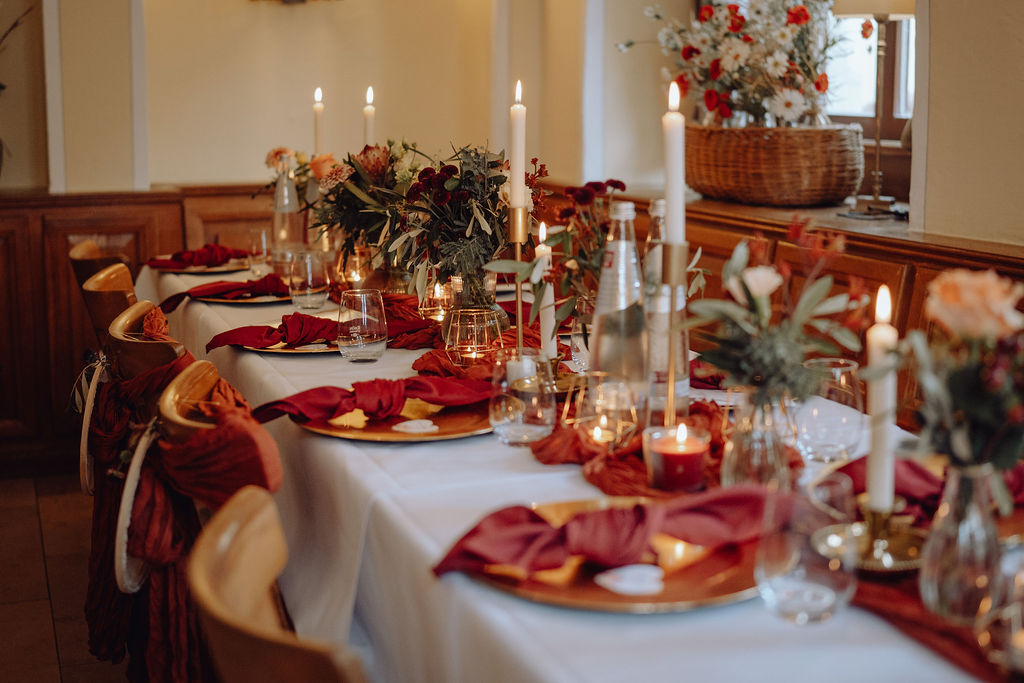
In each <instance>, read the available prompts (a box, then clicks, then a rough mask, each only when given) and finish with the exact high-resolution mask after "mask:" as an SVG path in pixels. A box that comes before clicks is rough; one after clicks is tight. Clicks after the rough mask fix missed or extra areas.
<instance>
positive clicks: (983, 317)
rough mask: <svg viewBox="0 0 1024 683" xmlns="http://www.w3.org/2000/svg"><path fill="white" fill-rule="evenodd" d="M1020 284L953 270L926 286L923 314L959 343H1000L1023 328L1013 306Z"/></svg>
mask: <svg viewBox="0 0 1024 683" xmlns="http://www.w3.org/2000/svg"><path fill="white" fill-rule="evenodd" d="M1021 297H1024V284H1021V283H1019V282H1013V281H1012V280H1009V279H1007V278H1004V277H999V276H998V275H996V272H995V271H994V270H986V271H973V270H966V269H964V268H955V269H953V270H947V271H945V272H943V273H941V274H940V275H939V276H938V277H937V278H935V279H934V280H932V281H931V282H930V283H929V284H928V298H927V299H926V300H925V304H924V313H925V316H927V317H928V318H929V319H930V320H934V321H935V322H937V323H939V324H940V325H942V327H944V328H946V330H947V331H948V332H949V333H950V334H952V335H953V336H955V337H959V338H961V339H993V340H994V339H1001V338H1003V337H1006V336H1008V335H1010V334H1013V333H1014V332H1017V331H1018V330H1021V329H1022V328H1024V315H1022V314H1021V313H1020V311H1018V310H1017V302H1019V301H1020V299H1021Z"/></svg>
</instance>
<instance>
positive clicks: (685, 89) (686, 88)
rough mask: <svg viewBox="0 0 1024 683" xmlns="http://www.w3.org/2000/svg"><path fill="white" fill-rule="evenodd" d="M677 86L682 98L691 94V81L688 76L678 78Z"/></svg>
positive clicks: (683, 75) (681, 75)
mask: <svg viewBox="0 0 1024 683" xmlns="http://www.w3.org/2000/svg"><path fill="white" fill-rule="evenodd" d="M676 85H678V86H679V96H680V97H686V95H687V93H689V92H690V79H689V78H687V77H686V74H679V75H678V76H676Z"/></svg>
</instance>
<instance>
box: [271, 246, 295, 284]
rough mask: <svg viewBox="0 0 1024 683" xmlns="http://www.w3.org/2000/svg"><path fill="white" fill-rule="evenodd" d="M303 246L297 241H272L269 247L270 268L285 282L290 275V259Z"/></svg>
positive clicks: (292, 258)
mask: <svg viewBox="0 0 1024 683" xmlns="http://www.w3.org/2000/svg"><path fill="white" fill-rule="evenodd" d="M302 250H303V247H302V245H301V244H299V243H297V242H280V243H278V242H274V243H272V244H271V247H270V270H271V272H272V273H274V274H275V275H277V276H278V277H280V278H281V279H282V280H284V282H285V284H287V283H288V281H289V280H290V279H291V276H292V260H294V258H295V254H297V253H299V252H301V251H302Z"/></svg>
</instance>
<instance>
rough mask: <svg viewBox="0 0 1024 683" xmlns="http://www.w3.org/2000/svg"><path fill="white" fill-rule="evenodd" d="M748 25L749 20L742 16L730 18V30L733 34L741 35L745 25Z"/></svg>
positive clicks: (735, 15)
mask: <svg viewBox="0 0 1024 683" xmlns="http://www.w3.org/2000/svg"><path fill="white" fill-rule="evenodd" d="M745 23H747V18H746V17H745V16H743V15H742V14H734V15H732V16H731V17H729V30H730V31H732V32H733V33H739V32H740V31H742V30H743V24H745Z"/></svg>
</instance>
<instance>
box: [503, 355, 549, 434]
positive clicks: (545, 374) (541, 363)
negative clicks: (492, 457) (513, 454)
mask: <svg viewBox="0 0 1024 683" xmlns="http://www.w3.org/2000/svg"><path fill="white" fill-rule="evenodd" d="M492 377H493V380H492V387H493V391H492V393H491V402H490V421H491V426H492V427H494V433H495V434H496V435H497V436H498V439H499V440H500V441H501V442H502V443H506V444H509V445H513V446H521V445H526V444H529V443H531V442H533V441H537V440H538V439H542V438H544V437H545V436H547V435H548V434H550V433H551V430H552V429H554V427H555V420H556V411H555V393H556V391H555V382H554V378H553V376H552V373H551V363H550V362H549V361H548V359H547V358H546V357H545V356H544V354H543V352H542V351H541V350H540V349H531V348H524V349H522V350H519V351H517V350H516V349H514V348H510V349H501V350H499V351H498V352H497V354H496V355H495V359H494V373H493V375H492Z"/></svg>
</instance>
